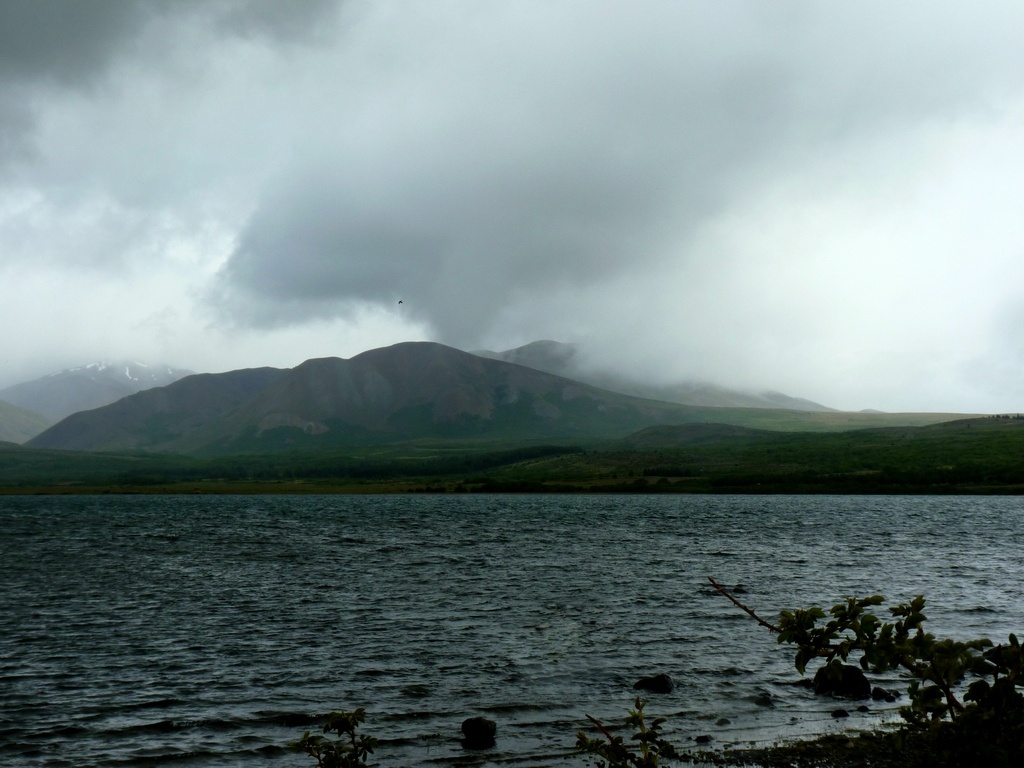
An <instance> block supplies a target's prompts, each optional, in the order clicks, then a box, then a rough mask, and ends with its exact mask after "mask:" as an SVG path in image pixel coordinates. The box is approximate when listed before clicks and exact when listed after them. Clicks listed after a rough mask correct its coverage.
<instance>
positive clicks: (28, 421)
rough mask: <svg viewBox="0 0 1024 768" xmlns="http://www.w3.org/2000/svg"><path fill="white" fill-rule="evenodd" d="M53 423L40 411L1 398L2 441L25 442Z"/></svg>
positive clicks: (0, 423)
mask: <svg viewBox="0 0 1024 768" xmlns="http://www.w3.org/2000/svg"><path fill="white" fill-rule="evenodd" d="M52 423H53V422H52V421H50V420H49V419H46V418H44V417H43V416H40V415H39V414H38V413H33V412H32V411H28V410H25V409H24V408H19V407H18V406H16V405H12V404H11V403H7V402H4V401H3V400H0V441H3V442H10V443H23V442H25V441H26V440H29V439H30V438H32V437H35V436H36V435H38V434H39V433H40V432H42V431H43V430H44V429H46V428H47V427H48V426H50V424H52Z"/></svg>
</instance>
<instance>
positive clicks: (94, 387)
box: [0, 361, 192, 423]
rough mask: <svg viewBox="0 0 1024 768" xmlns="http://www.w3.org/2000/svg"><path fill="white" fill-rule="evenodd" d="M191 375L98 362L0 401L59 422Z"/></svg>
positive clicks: (14, 390)
mask: <svg viewBox="0 0 1024 768" xmlns="http://www.w3.org/2000/svg"><path fill="white" fill-rule="evenodd" d="M191 373H192V371H186V370H182V369H180V368H171V367H170V366H166V365H157V366H149V365H146V364H145V363H139V362H133V361H120V362H101V363H91V364H90V365H83V366H80V367H78V368H68V369H66V370H63V371H58V372H57V373H52V374H50V375H49V376H43V377H42V378H39V379H33V380H32V381H26V382H23V383H21V384H15V385H14V386H12V387H7V388H6V389H2V390H0V400H6V401H7V402H9V403H13V404H14V405H17V406H19V407H21V408H25V409H27V410H29V411H34V412H35V413H38V414H40V415H42V416H45V417H46V418H47V419H49V420H50V423H53V422H56V421H60V420H61V419H63V418H64V417H65V416H70V415H71V414H72V413H76V412H78V411H87V410H90V409H92V408H99V407H101V406H104V405H109V404H110V403H113V402H116V401H118V400H120V399H121V398H122V397H126V396H127V395H132V394H134V393H136V392H141V391H143V390H146V389H151V388H153V387H163V386H166V385H168V384H171V383H173V382H175V381H178V380H179V379H182V378H184V377H185V376H189V375H191Z"/></svg>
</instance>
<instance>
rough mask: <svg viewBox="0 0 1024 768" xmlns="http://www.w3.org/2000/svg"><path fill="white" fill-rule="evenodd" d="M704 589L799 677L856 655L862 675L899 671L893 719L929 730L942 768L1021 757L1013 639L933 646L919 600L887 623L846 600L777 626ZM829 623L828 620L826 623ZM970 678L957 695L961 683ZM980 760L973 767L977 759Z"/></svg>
mask: <svg viewBox="0 0 1024 768" xmlns="http://www.w3.org/2000/svg"><path fill="white" fill-rule="evenodd" d="M709 580H710V582H711V584H712V586H714V587H715V589H717V590H718V591H719V592H721V593H722V594H724V595H725V596H726V597H728V598H729V599H730V600H731V601H732V602H733V603H734V604H735V605H737V606H739V607H740V608H742V609H743V610H744V611H746V612H747V613H748V614H749V615H750V616H752V617H753V618H754V619H756V620H757V621H758V623H760V624H761V625H762V626H764V627H766V628H768V629H769V631H771V632H773V633H776V634H777V635H778V638H777V639H778V642H780V643H791V644H793V645H795V646H796V648H797V651H796V656H795V659H794V662H795V665H796V668H797V670H799V671H800V672H801V673H803V672H804V671H805V669H806V667H807V664H808V662H810V661H811V660H813V659H821V660H822V661H823V662H824V664H825V665H826V668H828V667H829V666H832V667H834V671H838V669H839V665H841V664H842V663H843V662H845V661H847V660H848V659H849V658H850V657H851V656H852V655H856V656H857V657H858V658H857V660H858V662H859V665H860V667H861V668H862V669H864V670H869V671H872V672H876V673H877V672H884V671H886V670H894V669H898V670H902V671H903V672H904V673H905V674H906V675H907V676H908V677H909V678H910V682H909V685H908V690H907V693H908V695H909V698H910V705H909V706H906V707H903V709H902V710H901V714H902V715H903V717H904V719H905V720H906V721H907V722H908V723H909V724H910V726H911V727H917V728H930V729H931V734H930V737H931V742H930V744H929V749H935V750H938V751H939V752H940V753H941V759H944V760H948V761H949V762H950V764H961V762H962V761H963V760H966V761H967V762H963V763H962V764H979V765H980V764H988V765H1011V764H1012V765H1017V764H1019V762H1018V761H1020V760H1021V758H1022V757H1024V696H1022V695H1021V692H1020V690H1018V689H1019V688H1020V687H1021V686H1024V678H1022V676H1021V672H1022V661H1021V647H1020V643H1019V641H1018V640H1017V637H1016V635H1013V634H1011V635H1010V636H1009V639H1008V642H1007V643H1006V644H1001V645H993V643H992V641H991V640H989V639H988V638H979V639H976V640H967V641H959V640H952V639H949V638H946V639H941V640H939V639H936V638H935V636H934V635H932V634H931V633H929V632H925V630H924V628H923V626H922V625H923V624H924V622H925V620H926V619H927V617H926V616H925V614H924V607H925V599H924V597H922V596H917V597H915V598H914V599H913V600H911V601H910V602H908V603H903V604H900V605H897V606H896V607H894V608H890V609H889V611H890V613H891V614H892V617H893V620H892V621H883V620H882V619H880V618H879V617H878V616H877V615H876V614H875V613H874V612H872V611H871V610H870V609H872V608H874V607H875V606H878V605H881V604H882V603H883V602H884V598H883V597H881V596H880V595H872V596H871V597H864V598H855V597H851V598H847V599H846V600H845V601H844V602H841V603H837V604H836V605H834V606H832V608H831V609H830V610H829V612H828V613H827V614H826V612H825V611H824V610H822V609H821V608H820V607H817V606H815V607H811V608H807V609H804V610H797V611H782V612H781V613H780V615H779V620H778V624H777V625H775V624H772V623H770V622H768V621H765V620H764V619H762V618H761V617H760V616H758V615H757V614H756V613H755V612H754V611H753V610H751V609H750V608H748V607H747V606H745V605H743V604H742V603H741V602H739V601H738V600H737V599H736V598H735V597H733V596H732V595H731V594H730V593H729V592H728V590H726V589H725V588H724V587H723V586H722V585H720V584H718V583H717V582H716V581H715V580H714V579H709ZM829 616H830V617H831V618H828V617H829ZM968 678H973V681H972V682H970V683H969V684H968V685H966V687H965V681H966V680H967V679H968ZM982 754H984V755H986V756H987V757H986V758H985V759H984V760H983V761H982V763H976V762H974V761H977V760H978V759H980V756H981V755H982Z"/></svg>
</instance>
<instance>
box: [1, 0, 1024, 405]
mask: <svg viewBox="0 0 1024 768" xmlns="http://www.w3.org/2000/svg"><path fill="white" fill-rule="evenodd" d="M1021 39H1024V5H1022V4H1018V3H1008V2H984V1H982V2H973V3H970V4H967V3H962V2H941V1H936V0H931V1H930V2H892V0H887V1H886V2H870V1H868V2H863V1H862V2H856V3H838V2H837V3H824V2H816V1H814V2H810V1H809V2H801V1H796V0H794V1H792V2H787V1H786V0H773V2H741V1H736V2H730V0H703V1H698V0H693V1H691V2H681V1H672V2H644V1H643V0H628V1H626V0H624V1H623V2H602V1H600V0H579V1H578V2H577V1H573V0H564V1H562V0H516V1H515V2H497V1H494V2H491V1H488V0H438V1H437V2H410V1H408V0H407V1H406V2H390V1H389V0H374V2H363V1H362V0H342V1H340V2H332V1H331V0H316V1H313V0H303V1H302V2H295V1H292V0H47V2H38V0H4V2H2V3H0V292H2V293H0V322H2V323H3V327H4V328H5V329H6V332H5V333H4V334H3V341H2V342H0V385H5V384H12V383H15V382H17V381H21V380H24V379H27V378H32V377H34V376H37V375H41V374H44V373H48V372H51V371H54V370H57V369H60V368H64V367H69V366H72V365H78V364H83V363H86V362H91V361H93V360H99V359H104V358H107V359H111V358H124V357H128V358H136V359H140V360H144V361H148V362H165V363H169V364H171V365H175V366H180V367H187V368H192V369H194V370H199V371H223V370H229V369H233V368H241V367H251V366H260V365H273V366H278V367H290V366H293V365H296V364H298V363H300V362H302V361H303V360H305V359H307V358H310V357H325V356H330V355H337V356H341V357H350V356H352V355H354V354H357V353H359V352H361V351H363V350H366V349H370V348H373V347H378V346H383V345H386V344H391V343H395V342H398V341H406V340H418V339H429V340H434V341H440V342H443V343H447V344H451V345H453V346H457V347H460V348H463V349H476V348H490V349H505V348H509V347H513V346H518V345H520V344H523V343H526V342H529V341H533V340H536V339H556V340H560V341H567V342H576V343H579V344H580V345H581V346H582V347H583V349H584V350H585V351H586V353H587V355H588V356H589V358H590V359H591V360H592V362H593V364H594V365H595V366H605V365H612V364H615V365H620V366H622V367H623V368H625V369H627V370H629V371H631V372H633V373H642V374H644V375H646V376H649V377H650V378H652V379H655V380H657V381H661V382H669V381H674V380H681V379H694V378H695V379H702V380H707V381H713V382H718V383H721V384H725V385H729V386H737V387H746V388H753V389H768V388H770V389H777V390H781V391H783V392H786V393H787V394H791V395H796V396H802V397H807V398H811V399H813V400H817V401H819V402H823V403H825V404H828V405H832V406H834V407H839V408H845V409H851V410H857V409H861V408H880V409H884V410H893V411H895V410H930V411H937V410H943V411H962V412H963V411H971V412H975V411H977V412H996V411H1022V410H1024V212H1022V204H1024V46H1021V45H1020V40H1021ZM400 300H401V302H402V303H401V304H399V303H398V302H399V301H400Z"/></svg>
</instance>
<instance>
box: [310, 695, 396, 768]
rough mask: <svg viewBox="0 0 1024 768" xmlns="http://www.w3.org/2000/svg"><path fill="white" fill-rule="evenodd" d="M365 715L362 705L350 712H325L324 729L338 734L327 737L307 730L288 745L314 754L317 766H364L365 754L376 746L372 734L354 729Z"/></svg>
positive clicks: (347, 767)
mask: <svg viewBox="0 0 1024 768" xmlns="http://www.w3.org/2000/svg"><path fill="white" fill-rule="evenodd" d="M365 719H366V711H365V710H364V709H363V708H362V707H360V708H359V709H356V710H355V711H353V712H332V713H331V714H329V715H328V716H327V722H326V723H324V728H323V732H324V733H325V734H327V733H332V732H333V733H337V734H338V736H340V737H341V738H338V739H329V738H327V737H326V736H320V735H311V734H310V732H309V731H306V733H305V734H304V735H303V737H302V738H301V739H299V740H298V741H296V742H294V743H293V744H291V746H292V747H293V748H295V749H297V750H299V751H300V752H305V753H306V754H307V755H310V756H311V757H313V758H316V764H317V766H318V768H362V767H363V766H366V758H367V756H368V755H370V754H372V753H373V749H374V747H376V746H377V740H376V739H374V738H373V737H371V736H363V735H359V734H357V733H356V728H358V726H359V724H360V723H362V722H363V721H364V720H365Z"/></svg>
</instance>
